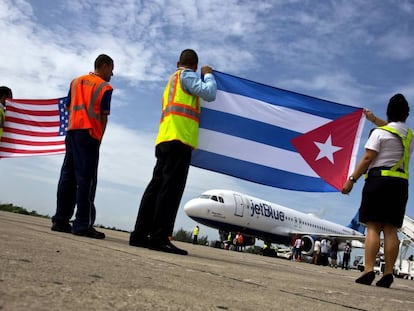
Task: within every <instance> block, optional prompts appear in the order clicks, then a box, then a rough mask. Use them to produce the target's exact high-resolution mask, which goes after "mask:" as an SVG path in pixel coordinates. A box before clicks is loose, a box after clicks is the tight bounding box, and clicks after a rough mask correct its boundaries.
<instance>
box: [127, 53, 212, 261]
mask: <svg viewBox="0 0 414 311" xmlns="http://www.w3.org/2000/svg"><path fill="white" fill-rule="evenodd" d="M197 66H198V56H197V53H196V52H195V51H193V50H190V49H187V50H184V51H182V53H181V55H180V59H179V61H178V62H177V70H176V72H175V73H173V74H172V75H171V77H170V79H169V81H168V83H167V86H166V88H165V90H164V95H163V99H162V113H161V121H160V127H159V131H158V136H157V138H156V141H155V145H156V147H155V156H156V158H157V163H156V164H155V168H154V172H153V176H152V179H151V181H150V183H149V185H148V186H147V188H146V189H145V192H144V194H143V196H142V199H141V204H140V207H139V211H138V216H137V220H136V223H135V227H134V230H133V231H132V233H131V236H130V239H129V244H130V245H131V246H137V247H148V248H150V249H153V250H158V251H163V252H168V253H174V254H180V255H187V251H185V250H182V249H179V248H177V247H176V246H175V245H173V244H172V243H171V242H170V241H169V240H168V236H169V235H172V232H173V228H174V222H175V217H176V215H177V211H178V207H179V205H180V201H181V197H182V195H183V192H184V187H185V183H186V180H187V175H188V170H189V167H190V161H191V152H192V150H193V149H194V148H196V147H197V144H198V127H199V122H200V112H201V107H200V98H202V99H204V100H206V101H213V100H214V99H215V97H216V90H217V86H216V81H215V79H214V76H213V70H212V68H211V67H208V66H204V67H202V68H201V75H202V76H204V79H200V77H199V76H198V75H197V74H196V71H197Z"/></svg>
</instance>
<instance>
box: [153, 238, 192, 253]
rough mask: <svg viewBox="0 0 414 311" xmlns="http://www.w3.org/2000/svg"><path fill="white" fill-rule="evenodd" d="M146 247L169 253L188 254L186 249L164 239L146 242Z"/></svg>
mask: <svg viewBox="0 0 414 311" xmlns="http://www.w3.org/2000/svg"><path fill="white" fill-rule="evenodd" d="M148 248H149V249H152V250H155V251H160V252H165V253H171V254H177V255H188V252H187V251H186V250H183V249H180V248H178V247H177V246H175V245H173V244H172V243H171V242H170V241H166V242H155V241H150V243H149V244H148Z"/></svg>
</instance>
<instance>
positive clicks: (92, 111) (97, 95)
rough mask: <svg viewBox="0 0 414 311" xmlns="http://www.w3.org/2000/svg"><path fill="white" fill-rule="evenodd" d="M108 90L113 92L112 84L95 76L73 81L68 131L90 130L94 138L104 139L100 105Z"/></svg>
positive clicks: (86, 76)
mask: <svg viewBox="0 0 414 311" xmlns="http://www.w3.org/2000/svg"><path fill="white" fill-rule="evenodd" d="M107 90H112V87H111V86H110V84H109V83H108V82H106V81H104V80H102V78H100V77H98V76H95V75H93V74H89V75H85V76H82V77H79V78H77V79H75V80H73V81H72V85H71V102H70V106H69V109H70V114H69V125H68V130H75V129H89V133H90V135H91V136H92V137H93V138H95V139H98V140H101V139H102V135H103V128H102V115H101V112H100V104H101V102H102V97H103V94H104V93H105V91H107ZM83 101H86V102H83Z"/></svg>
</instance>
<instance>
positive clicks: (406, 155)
mask: <svg viewBox="0 0 414 311" xmlns="http://www.w3.org/2000/svg"><path fill="white" fill-rule="evenodd" d="M378 128H379V129H382V130H384V131H387V132H390V133H392V134H395V135H397V136H398V137H399V138H400V139H401V142H402V145H403V147H404V152H403V155H402V157H401V159H400V160H399V161H398V162H397V163H395V165H394V166H393V167H391V168H390V169H388V170H381V171H380V172H381V176H388V177H397V178H403V179H408V177H409V172H408V170H409V164H410V144H411V139H412V137H413V132H412V131H411V129H408V130H407V136H406V137H404V136H403V135H402V134H401V133H400V132H399V131H397V130H396V129H394V128H392V127H389V126H386V125H385V126H380V127H378ZM401 165H403V170H404V171H403V172H401V171H399V169H400V167H401ZM366 177H367V176H365V178H366Z"/></svg>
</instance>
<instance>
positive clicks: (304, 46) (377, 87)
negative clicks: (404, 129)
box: [0, 0, 414, 239]
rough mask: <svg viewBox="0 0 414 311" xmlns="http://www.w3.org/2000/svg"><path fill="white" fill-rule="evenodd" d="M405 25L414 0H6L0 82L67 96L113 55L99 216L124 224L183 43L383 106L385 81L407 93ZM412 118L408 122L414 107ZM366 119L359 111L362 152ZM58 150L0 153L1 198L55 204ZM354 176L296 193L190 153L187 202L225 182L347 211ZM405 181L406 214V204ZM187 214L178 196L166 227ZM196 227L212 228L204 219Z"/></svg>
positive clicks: (295, 85) (338, 218)
mask: <svg viewBox="0 0 414 311" xmlns="http://www.w3.org/2000/svg"><path fill="white" fill-rule="evenodd" d="M412 29H414V4H413V2H412V1H408V0H407V1H403V0H402V1H392V0H384V1H374V0H371V1H357V0H355V1H354V0H347V1H302V0H298V1H296V0H290V1H266V0H264V1H236V0H228V1H221V0H209V1H204V0H199V1H195V0H181V1H167V0H159V1H157V0H153V1H151V0H147V1H143V0H142V1H136V0H135V1H133V0H111V1H106V0H100V1H97V0H82V1H78V0H71V1H66V0H54V1H49V0H37V1H24V0H15V1H11V0H2V1H1V2H0V42H2V47H1V48H0V59H1V62H0V72H1V79H0V84H1V85H7V86H9V87H11V88H12V89H13V94H14V97H15V98H56V97H62V96H65V95H66V94H67V91H68V86H69V83H70V81H71V80H72V79H73V78H74V77H76V76H78V75H81V74H84V73H87V72H89V71H92V70H93V61H94V60H95V58H96V56H97V55H98V54H101V53H106V54H108V55H110V56H111V57H112V58H113V59H114V61H115V70H114V77H113V79H112V81H111V84H112V85H113V87H114V88H115V90H114V93H113V99H112V112H111V116H110V119H109V124H108V128H107V132H106V135H105V137H104V139H103V142H102V147H101V159H100V167H99V181H98V190H97V197H96V206H97V221H96V222H97V223H98V224H103V225H106V226H115V227H118V228H122V229H125V230H131V229H132V227H133V225H134V223H135V217H136V214H137V210H138V205H139V202H140V199H141V195H142V193H143V191H144V188H145V187H146V185H147V184H148V182H149V180H150V178H151V174H152V169H153V166H154V163H155V157H154V140H155V136H156V132H157V129H158V122H159V116H160V110H161V95H162V91H163V88H164V86H165V83H166V80H167V79H168V77H169V75H170V74H171V73H172V72H173V71H174V70H175V67H176V62H177V59H178V55H179V53H180V52H181V50H183V49H185V48H193V49H195V50H196V51H197V52H198V54H199V58H200V62H199V65H200V66H201V65H210V66H212V67H213V68H215V69H217V70H219V71H222V72H226V73H230V74H233V75H236V76H240V77H243V78H246V79H250V80H254V81H257V82H261V83H264V84H268V85H272V86H276V87H279V88H285V89H288V90H291V91H295V92H299V93H303V94H307V95H311V96H315V97H319V98H323V99H327V100H331V101H335V102H339V103H342V104H347V105H352V106H357V107H364V108H369V109H372V110H373V111H374V112H375V113H376V114H377V115H379V116H380V117H382V118H385V110H386V105H387V102H388V99H389V98H390V97H391V96H392V95H393V94H395V93H397V92H400V93H403V94H404V95H405V96H406V98H407V100H408V102H409V103H411V105H413V102H414V63H413V61H412V57H413V55H414V44H413V43H414V33H413V31H412ZM407 123H408V125H409V126H410V127H414V120H413V119H412V117H410V118H409V120H408V122H407ZM370 128H371V124H369V122H367V123H366V125H365V128H364V133H363V137H362V141H361V146H360V152H359V154H360V155H361V154H362V152H363V144H364V143H365V140H366V137H367V135H368V132H369V130H370ZM62 160H63V156H44V157H37V158H34V157H33V158H21V159H2V160H0V202H1V203H13V204H16V205H21V206H24V207H25V208H27V209H28V210H36V211H37V212H39V213H42V214H48V215H50V216H52V215H53V214H54V211H55V203H56V187H57V181H58V177H59V171H60V166H61V163H62ZM412 167H414V166H412ZM411 175H412V176H413V175H414V169H413V168H412V169H411ZM362 185H363V182H362V181H361V182H358V183H357V184H356V186H355V187H354V190H353V192H352V193H351V194H350V195H347V196H344V195H342V194H340V193H304V192H295V191H287V190H281V189H276V188H271V187H266V186H262V185H258V184H253V183H251V182H246V181H242V180H238V179H235V178H232V177H228V176H224V175H220V174H217V173H212V172H209V171H206V170H201V169H197V168H193V167H192V168H191V169H190V174H189V177H188V181H187V187H186V189H185V192H184V196H183V200H182V205H183V204H184V203H185V202H187V201H188V200H189V199H191V198H193V197H196V196H198V195H199V194H200V193H201V192H203V191H205V190H208V189H212V188H225V189H232V190H236V191H241V192H244V193H248V194H250V195H254V196H257V197H262V198H263V199H266V200H268V201H271V202H276V203H279V204H282V205H286V206H288V207H291V208H295V209H298V210H300V211H303V212H306V213H314V214H316V215H318V216H320V217H323V218H326V219H328V220H331V221H335V222H338V223H341V224H347V223H348V222H349V220H350V219H351V218H352V217H353V215H354V214H355V212H356V210H357V208H358V207H359V201H360V196H361V189H362ZM412 189H413V188H412V186H410V199H409V202H408V205H407V214H408V215H409V216H411V217H414V206H413V202H414V195H413V191H412ZM194 225H195V223H194V222H193V221H192V220H191V219H189V218H188V217H187V216H186V215H185V213H184V211H183V209H182V208H180V210H179V213H178V215H177V220H176V225H175V229H179V228H181V227H183V228H184V229H186V230H192V228H193V227H194ZM200 234H201V235H208V236H209V238H210V239H214V238H217V234H216V231H215V230H210V229H208V228H206V227H204V226H201V231H200Z"/></svg>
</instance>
